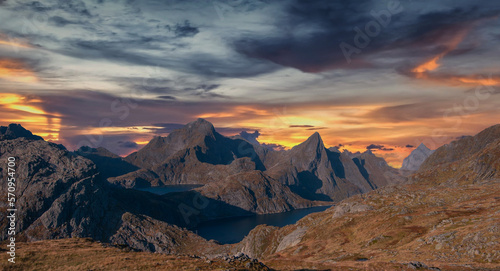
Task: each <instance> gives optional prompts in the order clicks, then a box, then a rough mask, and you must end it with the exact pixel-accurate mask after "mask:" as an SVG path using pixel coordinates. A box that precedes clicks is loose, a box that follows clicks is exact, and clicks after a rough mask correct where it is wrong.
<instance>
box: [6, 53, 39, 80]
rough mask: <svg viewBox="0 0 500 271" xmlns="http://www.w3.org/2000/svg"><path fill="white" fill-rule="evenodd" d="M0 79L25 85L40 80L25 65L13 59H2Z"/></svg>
mask: <svg viewBox="0 0 500 271" xmlns="http://www.w3.org/2000/svg"><path fill="white" fill-rule="evenodd" d="M0 78H3V79H6V80H9V81H15V82H23V83H33V82H37V81H38V78H37V77H36V75H35V73H34V72H33V71H31V70H30V69H27V68H25V67H24V65H23V63H22V62H20V61H16V60H11V59H0Z"/></svg>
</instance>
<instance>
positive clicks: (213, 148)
mask: <svg viewBox="0 0 500 271" xmlns="http://www.w3.org/2000/svg"><path fill="white" fill-rule="evenodd" d="M125 160H126V161H127V162H129V163H131V164H133V165H135V166H137V167H140V168H141V169H139V170H137V171H134V172H130V173H128V174H124V175H122V176H117V177H113V178H109V181H110V182H112V183H114V184H118V185H121V186H124V187H127V188H132V187H144V186H160V185H166V184H204V186H203V187H201V188H198V189H196V191H197V192H199V193H200V194H202V195H203V196H205V197H208V198H211V199H214V200H219V201H223V202H225V203H227V204H229V205H231V206H235V207H238V208H241V209H243V210H245V211H249V212H252V213H257V214H266V213H277V212H284V211H289V210H292V209H297V208H305V207H310V206H314V205H318V204H326V203H325V202H330V201H339V200H342V199H345V198H347V197H349V196H352V195H356V194H360V193H365V192H368V191H371V190H373V189H376V188H379V187H382V186H384V185H388V184H395V183H402V182H404V181H405V177H403V176H402V175H401V174H399V171H398V170H396V169H394V168H391V167H390V166H389V165H387V163H386V162H385V161H384V160H383V159H382V158H378V157H376V156H375V155H373V154H372V153H371V152H366V153H363V154H359V156H358V157H355V158H352V157H350V156H349V155H348V154H346V153H341V152H339V151H335V150H329V149H327V148H326V147H325V146H324V144H323V141H322V139H321V136H320V135H319V134H318V133H315V134H313V135H312V136H311V137H310V138H309V139H307V140H306V141H305V142H303V143H302V144H300V145H298V146H296V147H294V148H292V149H291V150H289V151H272V150H270V149H269V148H266V147H264V146H262V145H260V144H258V142H250V141H246V140H244V139H243V138H240V137H232V138H229V137H224V136H222V135H221V134H219V133H218V132H217V131H216V130H215V128H214V127H213V125H212V124H211V123H209V122H207V121H206V120H203V119H198V120H197V121H194V122H191V123H189V124H187V125H186V126H185V127H183V128H181V129H178V130H175V131H173V132H172V133H170V134H169V135H168V136H167V137H155V138H154V139H153V140H151V142H149V144H147V145H146V146H145V147H144V148H142V149H141V150H139V151H138V152H135V153H132V154H130V155H129V156H128V157H126V158H125Z"/></svg>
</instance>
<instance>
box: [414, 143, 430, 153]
mask: <svg viewBox="0 0 500 271" xmlns="http://www.w3.org/2000/svg"><path fill="white" fill-rule="evenodd" d="M416 150H423V151H430V150H431V149H429V148H428V147H427V146H425V144H424V143H420V145H418V147H417V148H416Z"/></svg>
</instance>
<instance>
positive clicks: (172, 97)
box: [157, 95, 177, 100]
mask: <svg viewBox="0 0 500 271" xmlns="http://www.w3.org/2000/svg"><path fill="white" fill-rule="evenodd" d="M157 98H159V99H163V100H177V98H175V97H174V96H169V95H162V96H158V97H157Z"/></svg>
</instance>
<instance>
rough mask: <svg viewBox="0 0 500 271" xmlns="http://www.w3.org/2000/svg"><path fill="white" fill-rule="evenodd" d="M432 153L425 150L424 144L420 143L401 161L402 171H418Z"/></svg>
mask: <svg viewBox="0 0 500 271" xmlns="http://www.w3.org/2000/svg"><path fill="white" fill-rule="evenodd" d="M432 153H434V151H433V150H431V149H429V148H427V146H425V145H424V143H421V144H420V145H419V146H418V147H417V148H416V149H414V150H413V151H412V152H411V153H410V155H409V156H408V157H406V158H405V159H404V160H403V166H402V167H401V169H404V170H412V171H415V170H418V169H419V168H420V166H421V165H422V163H423V162H424V161H425V159H427V157H429V156H431V154H432Z"/></svg>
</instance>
